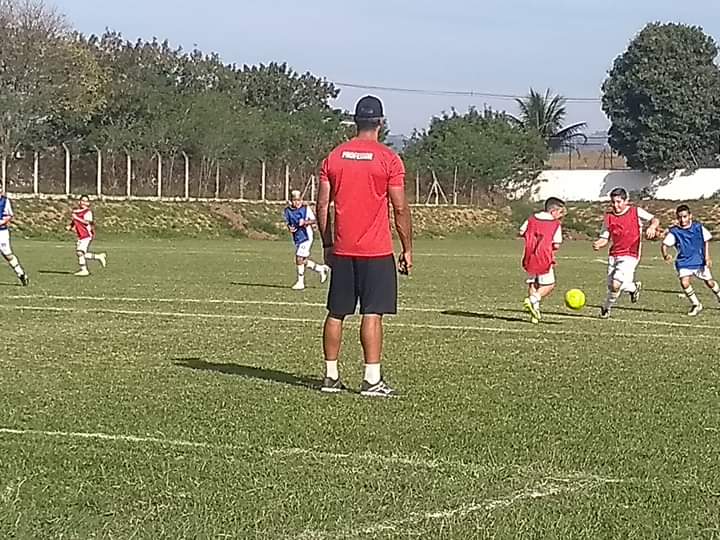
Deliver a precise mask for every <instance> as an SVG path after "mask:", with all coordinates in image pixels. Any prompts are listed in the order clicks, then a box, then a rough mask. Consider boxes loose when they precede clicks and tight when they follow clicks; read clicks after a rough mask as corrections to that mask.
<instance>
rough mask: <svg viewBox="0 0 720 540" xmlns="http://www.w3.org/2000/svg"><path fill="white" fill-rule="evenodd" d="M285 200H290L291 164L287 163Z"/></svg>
mask: <svg viewBox="0 0 720 540" xmlns="http://www.w3.org/2000/svg"><path fill="white" fill-rule="evenodd" d="M285 200H286V201H289V200H290V165H288V164H287V163H286V164H285Z"/></svg>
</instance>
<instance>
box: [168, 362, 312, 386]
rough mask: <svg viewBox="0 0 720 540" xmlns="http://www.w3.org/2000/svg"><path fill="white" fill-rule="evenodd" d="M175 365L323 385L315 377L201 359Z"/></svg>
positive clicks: (250, 376)
mask: <svg viewBox="0 0 720 540" xmlns="http://www.w3.org/2000/svg"><path fill="white" fill-rule="evenodd" d="M173 364H174V365H176V366H178V367H184V368H188V369H195V370H198V371H214V372H215V373H223V374H225V375H237V376H238V377H245V378H246V379H260V380H262V381H272V382H277V383H282V384H287V385H289V386H299V387H302V388H312V389H318V388H320V386H321V385H322V381H321V380H320V379H318V378H314V377H307V376H304V375H293V374H292V373H286V372H284V371H277V370H275V369H265V368H258V367H254V366H243V365H240V364H216V363H213V362H206V361H205V360H201V359H200V358H174V359H173Z"/></svg>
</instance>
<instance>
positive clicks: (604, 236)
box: [593, 187, 659, 319]
mask: <svg viewBox="0 0 720 540" xmlns="http://www.w3.org/2000/svg"><path fill="white" fill-rule="evenodd" d="M644 223H649V225H648V228H647V230H646V231H645V236H646V237H647V239H648V240H652V239H653V238H655V237H656V236H657V228H658V226H659V221H658V220H657V218H655V217H654V216H653V215H652V214H651V213H649V212H647V211H646V210H643V209H642V208H638V207H636V206H633V205H632V204H630V200H629V197H628V192H627V190H625V188H621V187H617V188H615V189H613V190H612V191H611V192H610V210H609V211H608V212H607V213H606V214H605V220H604V222H603V229H602V232H601V233H600V238H598V239H597V240H595V242H593V249H594V250H595V251H599V250H601V249H602V248H604V247H605V246H607V245H608V244H609V243H612V245H611V246H610V256H609V257H608V293H607V298H606V299H605V303H604V304H603V306H602V307H601V308H600V317H601V318H602V319H607V318H609V317H610V310H611V309H612V307H613V306H614V305H615V303H616V302H617V301H618V298H619V297H620V294H622V293H623V292H627V293H628V294H630V301H631V302H633V303H636V302H637V301H638V300H639V299H640V290H641V288H642V283H641V282H639V281H635V270H636V269H637V266H638V264H639V262H640V253H641V241H642V226H643V224H644Z"/></svg>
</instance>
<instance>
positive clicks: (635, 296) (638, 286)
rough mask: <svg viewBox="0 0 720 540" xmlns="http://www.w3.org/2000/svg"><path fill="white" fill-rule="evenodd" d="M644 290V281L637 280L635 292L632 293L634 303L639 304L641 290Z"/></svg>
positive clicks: (631, 297)
mask: <svg viewBox="0 0 720 540" xmlns="http://www.w3.org/2000/svg"><path fill="white" fill-rule="evenodd" d="M641 290H642V281H637V282H635V292H631V293H630V301H631V302H632V303H633V304H637V303H638V300H640V291H641Z"/></svg>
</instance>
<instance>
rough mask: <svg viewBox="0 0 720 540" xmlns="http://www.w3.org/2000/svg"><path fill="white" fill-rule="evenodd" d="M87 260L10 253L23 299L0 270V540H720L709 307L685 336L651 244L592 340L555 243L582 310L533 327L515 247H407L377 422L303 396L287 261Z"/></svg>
mask: <svg viewBox="0 0 720 540" xmlns="http://www.w3.org/2000/svg"><path fill="white" fill-rule="evenodd" d="M97 248H101V249H104V250H106V251H107V252H108V254H109V266H108V268H107V269H106V270H101V269H98V268H95V269H94V270H95V272H94V274H93V275H92V276H91V277H90V278H88V279H85V280H80V279H78V278H75V277H73V276H72V275H70V273H71V272H73V271H74V270H75V264H76V263H75V260H74V256H73V253H72V244H70V243H66V244H59V243H57V242H52V243H51V242H17V243H16V245H15V250H16V253H17V254H18V255H19V256H20V258H21V260H22V261H23V263H24V264H25V266H26V267H27V268H28V270H29V272H30V273H31V276H32V279H33V283H32V285H31V287H29V288H21V287H17V286H16V283H15V281H14V276H13V275H12V273H11V272H10V270H9V269H7V268H0V271H1V272H0V292H2V299H0V304H1V305H2V308H3V319H4V320H3V325H2V333H3V340H2V349H1V350H2V355H1V356H0V368H1V370H0V389H1V391H0V538H22V539H25V538H38V539H46V538H62V539H90V538H113V539H129V538H135V539H138V538H153V539H159V538H163V539H164V538H169V539H178V538H241V539H245V538H247V539H254V538H258V539H298V540H300V539H306V540H313V539H353V538H378V539H404V538H422V539H459V540H466V539H475V538H542V539H546V538H584V539H597V538H718V537H720V453H719V450H720V445H719V443H720V432H719V430H720V409H719V407H718V405H719V403H720V400H719V399H718V398H719V395H718V394H719V392H720V390H719V388H720V382H719V380H720V368H719V367H718V354H717V350H718V345H719V344H720V332H719V330H720V311H719V310H717V309H716V308H717V305H716V303H715V302H714V299H712V297H711V296H710V295H709V294H708V293H707V292H706V291H705V290H704V289H703V290H701V291H700V294H701V295H702V299H703V300H704V303H705V305H706V308H707V309H706V311H705V313H703V315H702V316H701V317H700V318H699V319H697V320H692V319H689V318H687V317H686V316H685V312H686V309H687V306H686V303H685V301H684V300H683V299H681V298H678V297H677V294H676V292H677V286H676V283H675V278H674V274H673V272H672V270H671V268H669V267H667V266H665V265H664V264H662V263H661V262H660V261H659V260H658V259H657V258H656V257H655V256H656V252H657V246H655V245H653V246H648V251H647V254H648V257H647V258H646V260H645V261H644V263H643V265H644V266H643V267H641V269H640V275H639V277H640V279H642V280H643V282H644V283H645V286H646V291H645V294H644V296H643V298H642V299H641V303H640V304H638V305H637V306H631V305H630V304H629V303H628V300H627V299H626V298H625V299H623V300H621V303H620V305H619V308H618V309H617V310H616V311H615V312H614V319H612V320H609V321H600V320H598V319H596V318H595V317H596V315H597V308H596V307H595V306H597V305H598V303H599V301H600V300H601V296H602V294H603V288H604V273H605V267H604V265H603V264H602V261H601V260H598V255H597V254H595V253H593V252H592V251H591V250H590V248H589V244H588V243H576V244H570V245H568V246H565V247H564V248H563V251H562V252H561V253H562V258H561V260H560V262H559V267H558V276H559V281H560V288H561V289H562V290H565V289H567V288H570V287H581V288H583V289H584V290H585V291H586V292H587V294H588V297H589V303H590V304H591V306H590V307H589V308H588V309H586V310H584V311H583V312H581V313H580V314H571V313H569V312H568V311H567V310H566V309H565V308H564V307H563V306H562V299H561V294H558V295H557V296H555V297H554V298H552V300H551V301H550V302H548V304H547V306H546V311H547V312H548V313H549V315H548V316H547V319H546V322H544V323H543V324H542V325H540V326H538V327H535V326H532V325H530V324H529V323H527V322H526V320H525V316H524V314H523V313H522V312H521V311H520V309H521V302H522V299H523V297H524V291H523V284H522V277H523V276H522V274H521V272H520V270H519V268H518V257H519V254H518V251H519V245H518V244H515V243H512V242H506V241H483V240H473V241H470V240H445V241H426V242H419V243H418V245H417V247H416V252H417V254H416V261H415V262H416V271H415V273H414V275H413V276H412V277H411V278H409V279H403V280H402V281H401V285H400V286H401V306H402V309H401V313H400V314H399V315H398V316H397V317H394V318H392V319H390V320H388V322H387V331H386V342H387V344H386V351H385V359H386V363H385V375H386V378H387V380H388V382H390V383H391V384H392V385H394V386H396V387H397V388H398V390H399V391H400V392H402V395H401V397H399V398H397V399H391V400H372V399H366V398H361V397H360V396H358V395H357V394H355V393H354V392H353V393H347V394H344V395H339V396H325V395H321V394H320V393H319V392H318V391H317V390H316V386H317V385H318V384H319V382H320V381H319V379H320V375H321V372H322V371H321V370H322V356H321V348H320V334H321V321H322V318H323V316H324V310H323V302H324V296H325V290H324V288H323V287H321V286H320V285H319V284H318V283H317V281H316V280H315V279H314V276H312V275H310V276H309V278H308V282H309V284H310V288H309V289H307V290H306V291H304V292H303V293H293V292H292V291H290V290H289V289H288V288H287V287H288V286H289V285H291V284H292V283H293V278H294V276H293V264H292V259H291V257H290V253H289V246H288V245H287V244H286V243H285V242H252V241H240V240H238V241H229V240H228V241H211V242H200V241H177V242H175V241H173V242H171V241H163V242H161V241H142V242H140V241H128V242H119V241H118V242H105V243H102V242H99V243H98V245H97ZM698 289H700V287H698ZM710 308H712V309H710ZM346 344H347V345H346V347H345V349H344V351H343V365H342V367H341V373H342V374H343V378H344V379H345V382H346V384H349V385H350V386H352V388H353V389H357V388H358V387H359V385H360V382H361V381H360V378H361V360H360V358H361V355H360V349H359V346H358V344H357V320H354V321H353V322H351V323H350V325H349V327H348V331H347V332H346Z"/></svg>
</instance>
